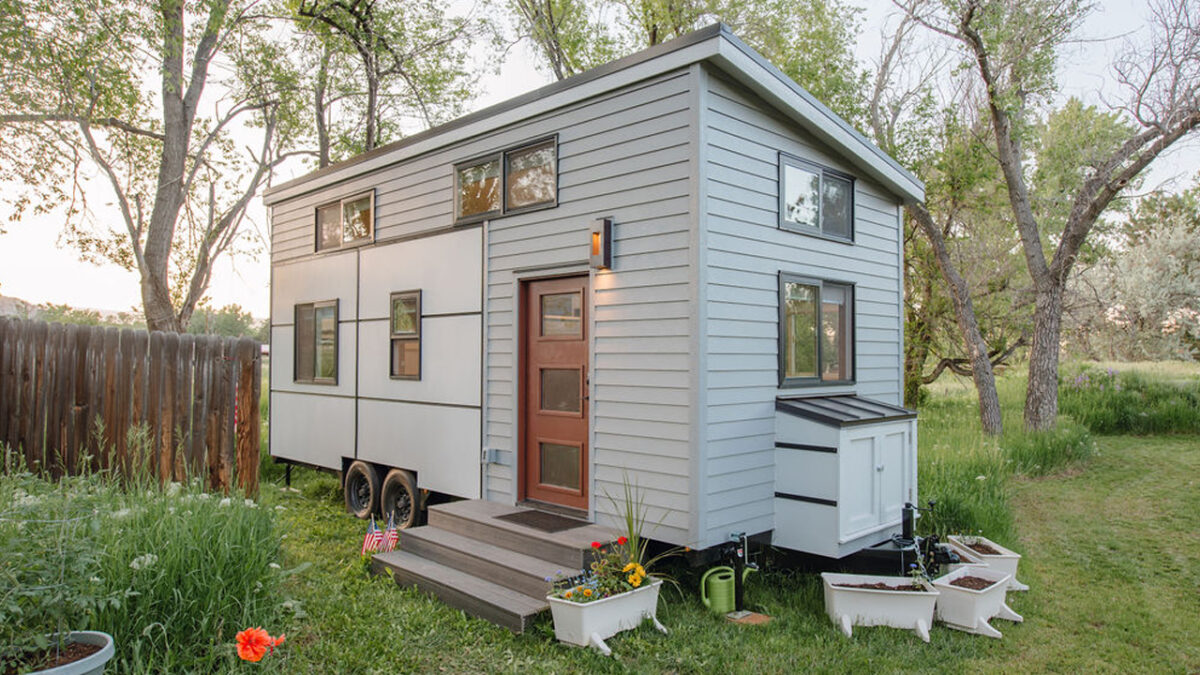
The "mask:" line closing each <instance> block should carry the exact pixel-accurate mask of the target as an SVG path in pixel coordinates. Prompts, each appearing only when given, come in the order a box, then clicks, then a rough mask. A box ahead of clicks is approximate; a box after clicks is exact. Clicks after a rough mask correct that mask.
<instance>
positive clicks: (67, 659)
mask: <svg viewBox="0 0 1200 675" xmlns="http://www.w3.org/2000/svg"><path fill="white" fill-rule="evenodd" d="M103 648H104V647H103V645H92V644H87V643H85V642H68V643H67V644H65V645H63V647H62V649H61V650H56V649H55V648H54V647H50V648H48V649H43V650H41V651H37V652H33V653H32V654H30V655H29V656H28V658H26V659H25V663H24V664H22V666H21V669H25V668H30V667H32V668H33V669H34V671H38V670H50V669H51V668H57V667H59V666H65V665H67V664H68V663H74V662H76V661H81V660H83V659H86V658H87V657H89V656H91V655H92V654H95V653H96V652H98V651H100V650H101V649H103ZM17 672H18V669H17V668H6V669H5V670H4V675H16V673H17Z"/></svg>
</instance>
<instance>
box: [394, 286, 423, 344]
mask: <svg viewBox="0 0 1200 675" xmlns="http://www.w3.org/2000/svg"><path fill="white" fill-rule="evenodd" d="M418 302H419V301H418V299H417V294H416V293H409V294H406V295H394V296H392V335H418V334H419V333H420V332H421V330H420V320H421V317H420V316H419V315H418V313H419V312H420V306H419V304H418Z"/></svg>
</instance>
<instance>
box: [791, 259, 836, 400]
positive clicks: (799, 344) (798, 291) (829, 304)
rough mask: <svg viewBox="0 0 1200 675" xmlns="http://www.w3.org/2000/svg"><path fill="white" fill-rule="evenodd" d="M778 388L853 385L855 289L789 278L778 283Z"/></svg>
mask: <svg viewBox="0 0 1200 675" xmlns="http://www.w3.org/2000/svg"><path fill="white" fill-rule="evenodd" d="M779 302H780V308H779V319H780V326H779V343H780V344H779V371H780V372H779V380H780V383H781V386H785V387H793V386H805V385H815V384H829V383H849V382H853V381H854V318H853V317H854V287H853V286H851V285H848V284H840V283H834V282H831V281H821V280H817V279H804V278H801V277H794V276H791V275H787V274H781V275H780V281H779Z"/></svg>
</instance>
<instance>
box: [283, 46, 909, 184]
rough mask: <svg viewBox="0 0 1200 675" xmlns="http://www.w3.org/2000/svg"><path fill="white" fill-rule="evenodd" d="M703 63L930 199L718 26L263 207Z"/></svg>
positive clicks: (439, 131)
mask: <svg viewBox="0 0 1200 675" xmlns="http://www.w3.org/2000/svg"><path fill="white" fill-rule="evenodd" d="M698 61H707V62H709V63H712V64H714V65H715V66H717V67H718V68H720V69H721V70H723V71H724V72H726V73H728V74H729V75H731V76H733V77H734V78H735V79H736V80H738V81H739V82H741V83H742V84H744V85H746V86H747V87H749V88H750V89H751V90H752V91H754V92H755V93H756V94H758V95H759V96H761V97H762V98H763V99H764V100H766V101H767V102H768V103H769V104H771V105H772V106H774V107H775V108H776V109H778V110H780V111H781V112H783V113H784V114H785V115H786V116H787V117H789V118H790V119H791V120H792V121H794V122H796V123H797V124H799V125H800V126H801V127H803V128H805V129H806V130H807V131H809V132H810V133H812V134H813V135H814V136H816V137H817V138H818V139H820V140H821V141H823V142H825V143H827V144H828V145H829V146H830V147H832V148H833V149H834V150H836V151H838V152H841V153H842V154H843V155H844V156H845V157H846V159H847V160H848V161H850V162H851V163H852V164H854V165H855V166H857V167H858V168H859V169H860V170H862V171H863V172H864V173H865V174H866V175H869V176H871V177H872V178H874V179H875V180H877V181H879V182H880V183H881V184H882V185H883V186H884V187H886V188H887V189H888V190H890V191H892V192H893V193H894V194H896V195H897V196H899V197H900V198H901V199H903V200H904V201H906V202H915V201H923V200H924V199H925V185H924V183H922V182H921V180H920V179H918V178H917V177H916V176H914V175H913V174H912V173H910V172H908V171H907V170H905V169H904V167H902V166H900V164H899V163H898V162H897V161H896V160H895V159H893V158H892V157H890V156H889V155H888V154H887V153H885V152H883V151H882V150H880V149H879V148H878V147H877V146H876V145H875V144H874V143H872V142H871V141H870V140H868V139H867V138H866V137H865V136H863V135H862V134H861V133H859V132H858V131H857V130H856V129H854V127H852V126H850V124H849V123H847V122H846V121H845V120H843V119H842V118H841V117H838V116H837V115H836V114H835V113H834V112H833V111H832V110H830V109H829V108H828V107H827V106H826V105H825V104H823V103H821V102H820V101H818V100H817V99H816V97H814V96H813V95H812V94H810V93H809V92H808V91H806V90H805V89H804V88H803V87H801V86H800V85H798V84H796V83H795V82H794V81H793V80H792V79H791V78H789V77H788V76H787V75H785V74H784V73H783V72H782V71H780V70H779V69H778V68H776V67H775V66H774V65H772V64H771V63H770V62H768V61H767V60H766V59H765V58H763V56H762V55H761V54H759V53H758V52H756V51H754V50H753V49H751V48H750V47H749V46H748V45H747V44H746V43H745V42H742V41H741V40H740V39H738V37H737V36H736V35H734V34H733V32H732V31H731V30H730V29H729V27H728V26H726V25H725V24H721V23H718V24H713V25H711V26H708V27H707V28H702V29H700V30H697V31H695V32H692V33H689V34H688V35H684V36H683V37H679V38H676V39H674V40H671V41H669V42H665V43H662V44H660V45H656V46H654V47H651V48H649V49H646V50H643V51H641V52H638V53H636V54H632V55H630V56H626V57H625V58H622V59H618V60H616V61H612V62H610V63H606V64H604V65H602V66H599V67H597V68H593V69H592V70H589V71H586V72H584V73H581V74H579V75H576V76H574V77H570V78H567V79H565V80H561V81H559V82H554V83H552V84H549V85H546V86H544V87H541V88H539V89H535V90H533V91H530V92H527V93H525V94H522V95H520V96H517V97H515V98H512V99H509V100H507V101H503V102H501V103H497V104H495V105H493V106H489V107H487V108H484V109H483V110H479V111H477V112H474V113H471V114H469V115H466V116H463V117H460V118H458V119H456V120H452V121H450V122H447V123H445V124H442V125H439V126H436V127H433V128H431V129H427V130H425V131H422V132H420V133H417V134H413V135H412V136H408V137H407V138H404V139H401V140H399V141H396V142H394V143H390V144H388V145H384V146H381V147H378V148H375V149H374V150H371V151H369V152H366V153H363V154H361V155H357V156H355V157H351V158H349V159H347V160H345V161H342V162H338V163H336V164H332V165H330V166H328V167H325V168H323V169H319V170H317V171H314V172H312V173H309V174H307V175H305V176H301V177H299V178H296V179H293V180H290V181H287V182H285V183H282V184H280V185H275V186H272V187H270V188H268V189H267V190H266V191H265V192H264V193H263V202H264V203H265V204H267V205H268V206H270V205H272V204H276V203H278V202H281V201H284V200H286V199H290V198H292V197H295V196H299V195H301V194H305V193H307V192H310V191H312V190H316V189H319V188H322V187H325V186H328V185H332V184H335V183H340V182H342V181H346V180H349V179H351V178H354V177H356V176H359V175H362V174H364V173H368V172H370V171H373V170H377V169H381V168H383V167H386V166H390V165H393V164H396V163H398V162H401V161H404V160H406V159H410V158H412V157H415V156H417V155H420V154H423V153H425V152H430V151H432V150H435V149H437V148H439V147H443V146H446V145H450V144H452V143H454V142H456V141H461V140H462V139H463V138H467V137H472V136H477V135H481V134H486V133H489V132H491V131H493V130H495V129H498V128H501V127H503V126H505V125H507V124H512V123H514V122H516V121H519V120H521V119H526V118H528V117H532V116H534V115H537V114H541V113H543V112H545V111H547V110H551V109H554V108H558V107H561V106H564V105H569V104H571V103H573V102H575V101H577V100H583V99H586V98H588V97H591V96H596V95H598V94H600V93H602V92H603V91H606V90H609V89H615V88H618V87H620V86H624V85H625V84H628V83H627V82H625V81H624V80H625V79H628V78H624V77H618V75H621V76H624V75H634V76H636V77H637V78H638V79H645V78H648V77H652V76H654V75H656V74H658V73H662V72H668V71H671V70H675V69H678V68H681V67H685V66H687V65H688V64H690V63H695V62H698Z"/></svg>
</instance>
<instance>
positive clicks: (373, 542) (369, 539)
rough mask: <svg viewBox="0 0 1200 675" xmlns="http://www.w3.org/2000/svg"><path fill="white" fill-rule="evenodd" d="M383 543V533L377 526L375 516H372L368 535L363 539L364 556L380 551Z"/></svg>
mask: <svg viewBox="0 0 1200 675" xmlns="http://www.w3.org/2000/svg"><path fill="white" fill-rule="evenodd" d="M382 543H383V531H382V530H380V529H379V528H378V527H376V526H375V516H371V524H370V525H368V526H367V534H366V535H365V536H364V537H363V543H362V555H366V554H368V553H373V552H375V551H378V550H379V545H380V544H382Z"/></svg>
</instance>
